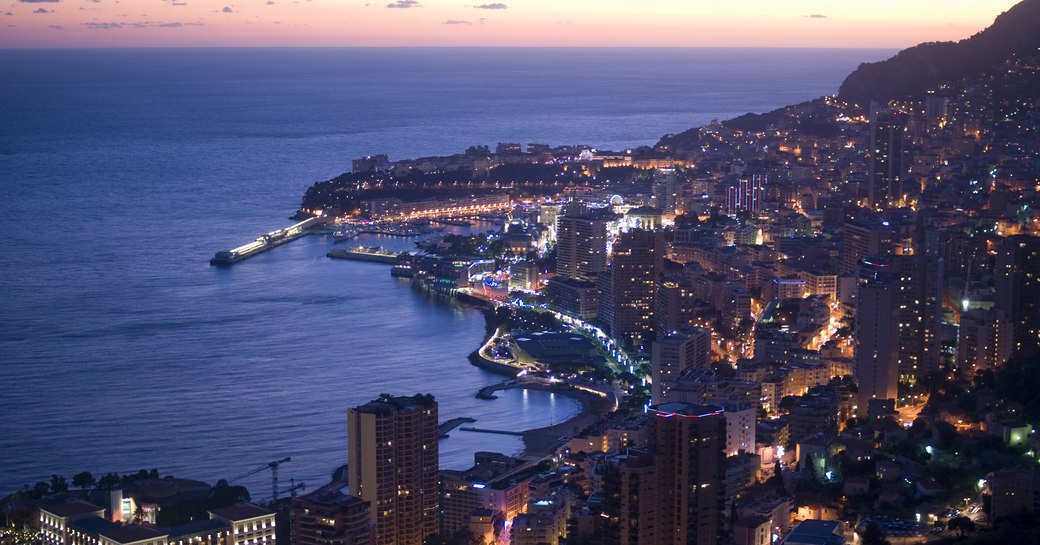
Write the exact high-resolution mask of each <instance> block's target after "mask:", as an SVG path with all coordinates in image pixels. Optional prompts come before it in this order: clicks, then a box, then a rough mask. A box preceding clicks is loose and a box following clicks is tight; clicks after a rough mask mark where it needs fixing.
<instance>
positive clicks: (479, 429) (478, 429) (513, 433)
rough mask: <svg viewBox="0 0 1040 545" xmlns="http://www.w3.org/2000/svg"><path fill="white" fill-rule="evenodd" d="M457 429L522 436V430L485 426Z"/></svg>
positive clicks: (460, 429)
mask: <svg viewBox="0 0 1040 545" xmlns="http://www.w3.org/2000/svg"><path fill="white" fill-rule="evenodd" d="M459 431H475V432H477V433H497V434H499V435H515V436H517V437H523V436H524V432H522V431H509V430H489V429H485V428H459Z"/></svg>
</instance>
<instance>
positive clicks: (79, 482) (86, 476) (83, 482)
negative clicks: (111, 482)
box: [72, 471, 97, 490]
mask: <svg viewBox="0 0 1040 545" xmlns="http://www.w3.org/2000/svg"><path fill="white" fill-rule="evenodd" d="M96 482H97V479H95V478H94V476H93V475H91V474H90V472H89V471H82V472H80V473H77V474H75V475H73V476H72V486H75V487H76V488H79V489H80V490H83V489H86V488H89V487H91V486H93V485H94V483H96Z"/></svg>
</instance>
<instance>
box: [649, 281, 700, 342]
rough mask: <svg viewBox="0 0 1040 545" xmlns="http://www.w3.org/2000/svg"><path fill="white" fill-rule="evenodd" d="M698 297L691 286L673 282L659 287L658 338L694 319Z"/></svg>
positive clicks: (657, 306)
mask: <svg viewBox="0 0 1040 545" xmlns="http://www.w3.org/2000/svg"><path fill="white" fill-rule="evenodd" d="M696 303H697V296H696V294H695V293H694V290H693V288H692V287H691V286H689V285H687V284H685V283H677V282H671V281H665V282H661V283H659V284H658V285H657V301H656V303H655V306H654V322H655V323H656V325H655V328H656V331H657V336H658V338H660V337H664V336H665V335H667V334H668V332H669V331H673V330H676V329H679V328H680V327H682V326H684V325H686V324H689V323H690V321H692V320H693V319H694V311H695V305H696Z"/></svg>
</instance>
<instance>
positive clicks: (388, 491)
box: [347, 394, 440, 545]
mask: <svg viewBox="0 0 1040 545" xmlns="http://www.w3.org/2000/svg"><path fill="white" fill-rule="evenodd" d="M439 436H440V433H439V431H438V427H437V402H436V401H435V400H434V399H433V396H432V395H423V394H417V395H415V396H412V397H403V396H398V397H395V396H391V395H388V394H384V395H381V396H380V397H379V398H378V399H375V400H373V401H371V402H369V403H366V404H364V405H361V406H360V407H355V408H352V409H350V410H349V411H348V413H347V450H348V473H349V477H348V482H349V486H350V494H351V495H352V496H357V497H358V498H361V499H362V500H364V501H366V502H369V503H370V504H371V513H372V514H371V518H372V523H373V526H374V527H375V545H422V543H423V540H425V539H426V537H427V536H429V535H431V534H435V533H437V527H438V510H439V484H438V476H437V464H438V458H437V441H438V439H439Z"/></svg>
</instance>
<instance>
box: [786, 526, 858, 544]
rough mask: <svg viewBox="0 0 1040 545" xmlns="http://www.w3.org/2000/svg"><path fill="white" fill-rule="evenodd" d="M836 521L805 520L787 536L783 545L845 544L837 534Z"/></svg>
mask: <svg viewBox="0 0 1040 545" xmlns="http://www.w3.org/2000/svg"><path fill="white" fill-rule="evenodd" d="M839 524H841V523H840V522H838V521H835V520H803V521H802V522H800V523H799V524H798V526H795V528H794V530H792V531H791V533H790V534H788V535H787V537H786V538H784V540H783V541H782V542H781V545H788V544H790V545H832V544H840V543H844V542H845V539H844V538H842V537H841V536H840V535H838V534H837V533H835V531H836V530H837V528H838V525H839Z"/></svg>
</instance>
